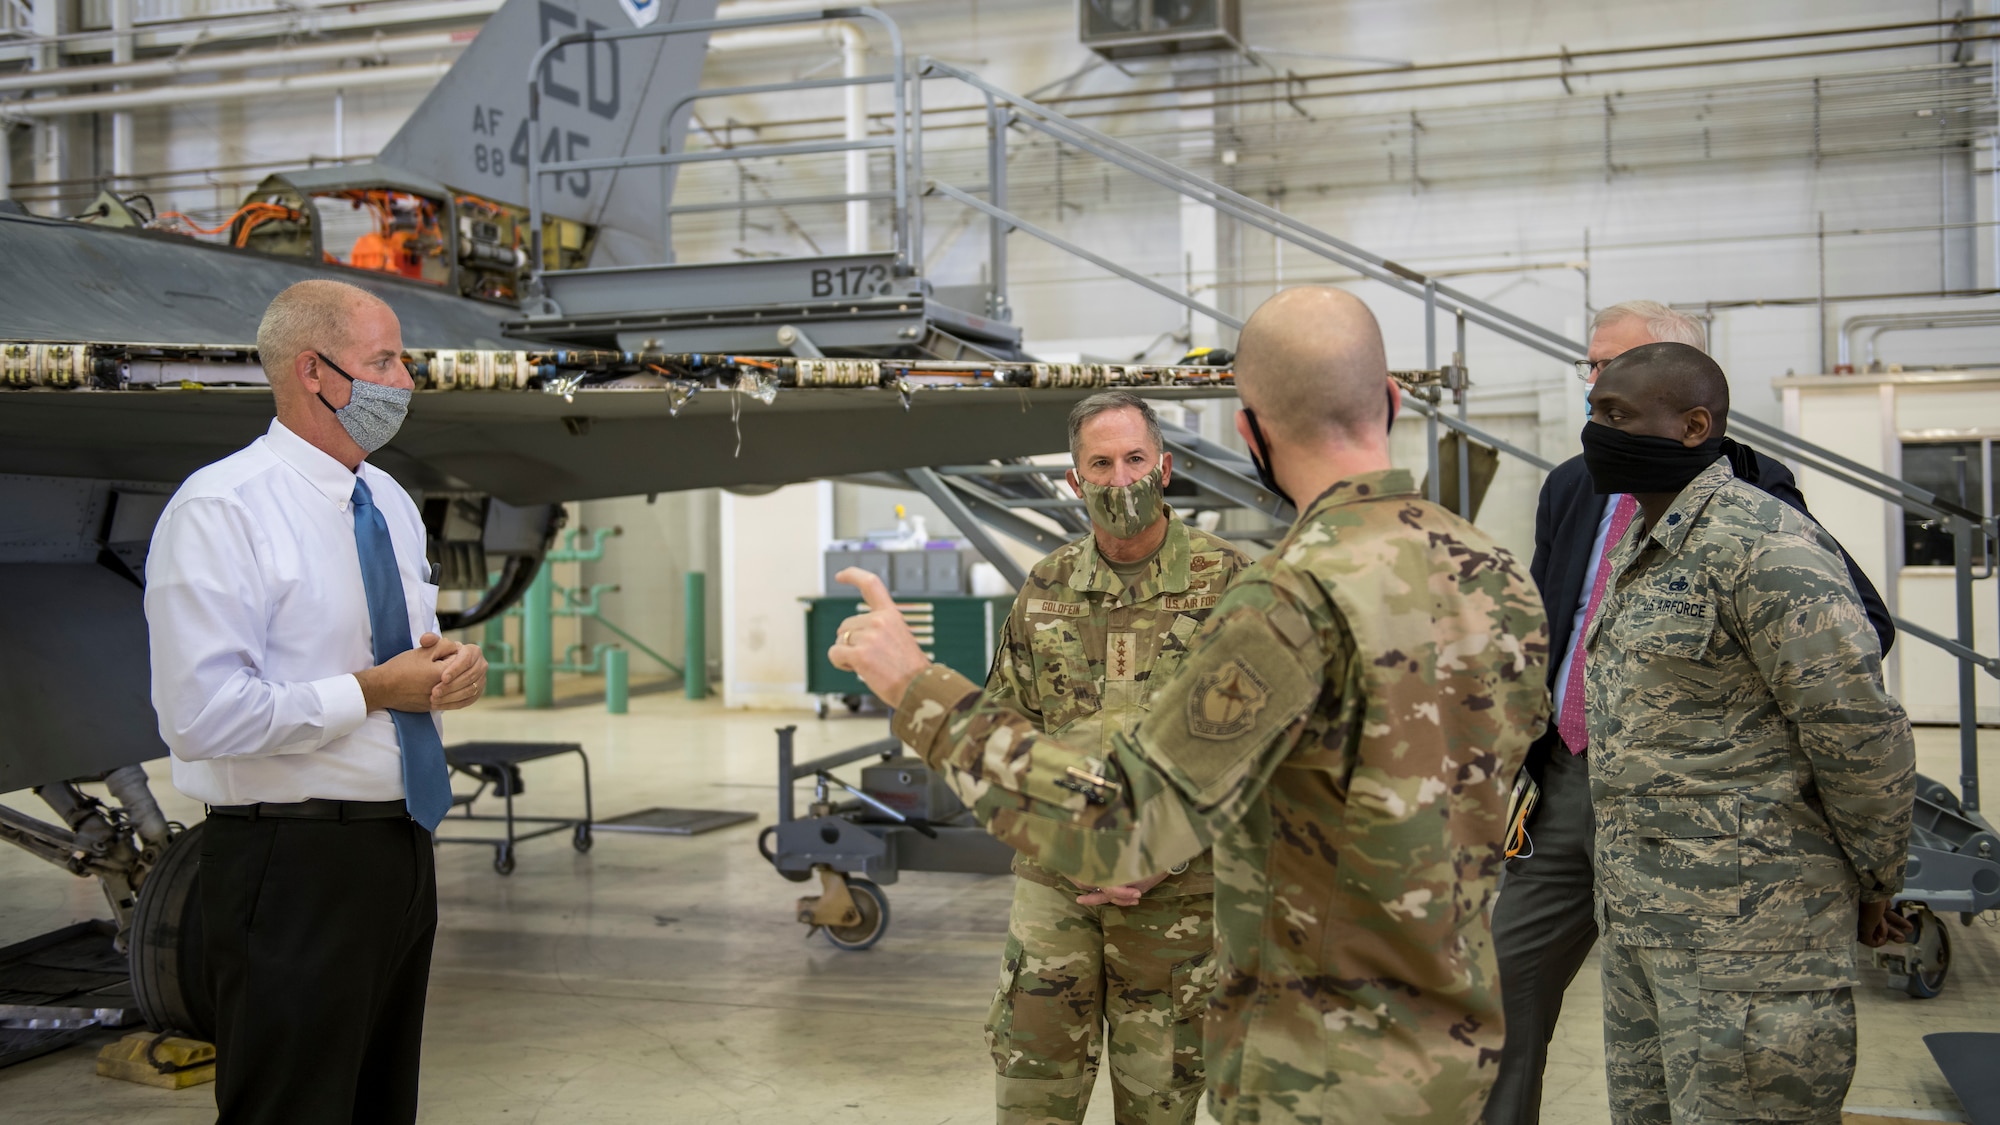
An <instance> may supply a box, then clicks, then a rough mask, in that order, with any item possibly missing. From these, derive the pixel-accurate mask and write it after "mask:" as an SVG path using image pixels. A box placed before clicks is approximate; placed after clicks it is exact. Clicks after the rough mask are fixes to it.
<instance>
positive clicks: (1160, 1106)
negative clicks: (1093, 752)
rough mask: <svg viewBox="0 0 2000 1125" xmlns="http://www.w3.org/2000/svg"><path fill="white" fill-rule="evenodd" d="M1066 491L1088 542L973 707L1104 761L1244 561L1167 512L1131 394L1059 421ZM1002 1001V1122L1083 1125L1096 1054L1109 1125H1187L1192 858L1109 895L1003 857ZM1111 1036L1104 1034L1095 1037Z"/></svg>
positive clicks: (1201, 900)
mask: <svg viewBox="0 0 2000 1125" xmlns="http://www.w3.org/2000/svg"><path fill="white" fill-rule="evenodd" d="M1069 433H1070V457H1071V459H1072V460H1073V461H1074V462H1075V465H1076V467H1075V469H1073V470H1072V471H1071V473H1070V486H1071V487H1072V488H1074V489H1075V490H1076V493H1077V495H1078V496H1081V497H1083V498H1084V501H1085V504H1086V506H1087V508H1088V509H1089V512H1090V522H1091V534H1090V535H1087V536H1085V537H1083V538H1082V539H1079V540H1077V541H1076V542H1074V543H1070V544H1067V545H1065V546H1063V547H1061V548H1060V549H1058V550H1056V551H1055V552H1054V553H1052V554H1051V555H1049V556H1048V557H1047V558H1045V559H1043V560H1042V561H1041V562H1039V563H1037V564H1036V565H1035V568H1034V570H1033V571H1031V572H1029V574H1028V579H1027V582H1026V583H1025V584H1024V585H1023V586H1022V587H1021V593H1020V596H1019V597H1017V598H1016V599H1015V600H1014V610H1013V612H1012V613H1010V614H1009V615H1008V617H1007V623H1006V625H1005V627H1004V628H1003V630H1002V632H1001V638H1000V651H999V653H998V655H997V656H996V658H995V659H994V662H993V671H992V673H991V674H990V675H989V676H988V677H987V680H986V698H987V701H988V702H991V703H995V704H998V705H1000V706H1004V707H1008V708H1011V709H1013V710H1014V711H1017V712H1019V713H1020V714H1022V715H1024V716H1026V717H1027V718H1028V719H1029V720H1030V721H1031V722H1033V723H1034V724H1035V725H1036V726H1037V728H1038V729H1040V730H1041V731H1043V732H1044V733H1046V734H1051V735H1056V736H1060V737H1062V738H1064V739H1067V740H1069V741H1071V742H1073V743H1075V744H1079V745H1082V744H1094V745H1095V746H1097V747H1098V748H1099V752H1100V753H1106V752H1109V750H1110V746H1111V736H1112V734H1113V733H1118V734H1127V735H1129V734H1130V733H1131V732H1132V729H1133V728H1134V727H1136V726H1138V725H1139V720H1140V719H1142V718H1144V717H1145V715H1146V709H1147V707H1148V705H1149V704H1150V703H1151V701H1152V694H1153V688H1154V687H1155V686H1156V685H1158V684H1160V683H1162V682H1163V681H1165V680H1166V679H1167V678H1169V677H1171V676H1172V674H1173V670H1174V668H1175V667H1177V666H1178V665H1179V664H1180V662H1181V657H1182V656H1184V655H1185V654H1186V652H1187V642H1188V640H1189V639H1190V638H1192V637H1193V636H1194V633H1195V630H1196V629H1197V628H1199V627H1200V625H1201V623H1202V622H1203V621H1204V620H1206V619H1207V618H1208V615H1209V613H1210V612H1211V611H1212V610H1213V609H1214V608H1215V604H1216V602H1217V601H1218V600H1220V598H1221V597H1222V591H1223V589H1224V588H1225V587H1226V586H1228V585H1229V581H1230V579H1231V578H1233V577H1235V575H1236V572H1237V571H1238V570H1241V569H1242V568H1243V567H1245V566H1247V565H1249V562H1250V560H1249V559H1248V558H1247V557H1246V556H1244V555H1243V554H1242V553H1241V552H1239V551H1237V550H1236V549H1235V548H1234V547H1231V546H1230V545H1229V544H1228V543H1227V542H1226V541H1224V540H1222V539H1219V538H1217V537H1216V536H1213V535H1210V534H1209V533H1207V532H1205V531H1202V530H1200V529H1199V528H1193V527H1189V526H1188V525H1187V524H1186V523H1184V522H1182V520H1181V519H1180V517H1179V516H1177V515H1175V514H1174V512H1173V510H1172V509H1171V508H1168V507H1166V506H1165V503H1164V498H1165V489H1166V486H1167V482H1168V481H1169V480H1171V479H1173V462H1172V458H1173V455H1172V454H1170V453H1166V452H1164V451H1163V450H1162V448H1161V440H1160V426H1159V421H1158V419H1157V418H1155V416H1154V414H1153V408H1152V407H1151V406H1149V405H1147V403H1146V400H1145V399H1142V398H1140V397H1138V396H1137V395H1134V394H1132V393H1131V392H1129V391H1106V392H1104V393H1102V394H1096V395H1092V396H1090V397H1089V398H1087V399H1084V400H1083V401H1082V402H1079V403H1077V405H1076V408H1075V409H1074V410H1072V411H1070V416H1069ZM1014 874H1015V875H1016V876H1018V878H1017V879H1016V880H1015V884H1014V908H1013V912H1012V915H1011V917H1010V918H1009V920H1008V926H1007V930H1008V935H1007V954H1006V960H1005V962H1004V963H1003V964H1002V966H1001V969H1000V990H999V993H998V994H997V995H996V996H994V998H993V1011H992V1014H991V1015H990V1016H989V1017H988V1019H987V1021H986V1035H987V1043H988V1045H989V1046H990V1047H991V1048H992V1050H993V1063H994V1066H995V1067H996V1068H998V1070H999V1079H998V1083H997V1103H998V1106H999V1122H1000V1125H1058V1123H1066V1122H1081V1121H1082V1120H1083V1114H1084V1110H1085V1109H1086V1108H1087V1107H1088V1106H1089V1104H1090V1093H1091V1087H1092V1086H1093V1085H1094V1084H1095V1083H1096V1081H1097V1061H1098V1057H1099V1055H1100V1053H1106V1052H1108V1054H1109V1055H1110V1060H1111V1080H1112V1086H1111V1089H1112V1098H1113V1105H1114V1107H1115V1117H1116V1119H1117V1121H1118V1122H1119V1125H1142V1123H1153V1122H1158V1123H1162V1125H1165V1123H1170V1122H1171V1123H1182V1122H1187V1121H1191V1120H1193V1118H1194V1113H1195V1107H1196V1106H1197V1105H1199V1104H1200V1101H1201V1090H1202V1077H1203V1070H1202V1062H1201V1011H1202V1008H1203V1006H1204V1005H1205V1004H1206V1003H1207V1001H1208V987H1207V985H1208V980H1209V974H1210V973H1211V972H1213V969H1214V966H1213V964H1212V959H1211V956H1210V954H1211V953H1212V952H1213V950H1214V946H1215V932H1214V928H1213V925H1212V923H1213V921H1214V912H1215V909H1214V890H1215V875H1214V866H1213V864H1212V862H1211V861H1210V859H1209V856H1208V854H1207V853H1206V852H1204V853H1203V854H1201V855H1199V856H1196V857H1195V858H1194V859H1192V860H1190V861H1188V862H1187V863H1185V864H1182V865H1181V866H1179V867H1177V868H1175V869H1174V870H1173V871H1172V872H1171V873H1167V874H1164V875H1163V876H1156V877H1154V878H1151V879H1147V880H1144V881H1141V882H1139V883H1135V884H1131V885H1129V886H1123V887H1104V888H1099V887H1095V886H1078V885H1077V884H1075V883H1072V882H1071V881H1069V880H1068V879H1065V878H1063V877H1062V876H1061V875H1059V874H1057V873H1056V872H1054V871H1051V870H1049V869H1048V868H1046V867H1044V866H1042V865H1041V864H1040V863H1037V862H1036V861H1035V860H1034V858H1033V857H1032V856H1030V855H1027V854H1017V855H1016V856H1015V857H1014ZM1107 1024H1108V1025H1109V1027H1108V1033H1107V1028H1106V1025H1107Z"/></svg>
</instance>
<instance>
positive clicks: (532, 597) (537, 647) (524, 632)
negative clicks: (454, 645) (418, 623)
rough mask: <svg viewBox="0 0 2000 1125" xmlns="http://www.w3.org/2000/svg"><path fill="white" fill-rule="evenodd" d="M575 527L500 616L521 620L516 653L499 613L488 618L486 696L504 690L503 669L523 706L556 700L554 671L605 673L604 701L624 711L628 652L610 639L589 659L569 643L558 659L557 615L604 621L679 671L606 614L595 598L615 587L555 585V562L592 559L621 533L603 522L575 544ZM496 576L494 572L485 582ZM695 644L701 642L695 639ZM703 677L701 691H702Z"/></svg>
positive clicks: (696, 590) (693, 593)
mask: <svg viewBox="0 0 2000 1125" xmlns="http://www.w3.org/2000/svg"><path fill="white" fill-rule="evenodd" d="M577 534H578V533H577V532H575V531H572V532H570V533H569V534H568V535H567V536H566V537H565V538H564V540H563V546H562V549H561V550H552V551H550V552H548V554H546V555H544V556H543V559H542V567H541V569H540V570H538V571H536V572H535V580H534V582H532V583H530V584H529V586H528V590H527V593H526V594H524V595H522V597H521V602H520V604H519V605H516V606H514V607H513V608H511V609H509V610H507V612H506V613H505V614H503V615H501V616H502V617H519V618H520V619H521V646H520V653H519V655H518V657H517V656H516V654H515V652H514V648H513V646H511V645H509V644H508V643H507V640H506V638H507V632H506V626H505V625H504V624H503V623H502V621H501V618H500V617H496V618H494V619H493V620H491V621H488V622H487V623H486V633H485V641H484V643H485V645H486V647H487V649H488V651H489V655H488V657H487V669H486V692H487V694H488V695H496V696H497V695H503V694H505V693H506V689H507V674H508V673H509V672H513V673H518V674H519V675H520V677H521V691H522V694H523V695H525V696H526V699H525V701H524V702H525V703H526V704H527V706H529V707H532V708H536V709H540V708H545V707H552V706H554V705H555V677H556V673H557V672H563V673H574V674H576V675H581V676H595V675H599V674H602V675H603V676H604V705H605V708H606V710H608V711H610V712H611V713H612V714H614V715H623V714H625V712H626V708H627V706H628V702H629V700H630V697H631V674H630V672H631V654H630V653H628V652H626V651H625V650H624V649H621V648H619V647H617V646H616V645H612V644H608V643H607V644H597V645H593V646H590V648H589V653H590V656H589V658H588V659H585V658H584V657H583V656H582V655H581V654H582V653H583V652H584V651H585V646H583V645H571V646H570V648H569V651H567V652H565V653H564V654H563V659H562V660H561V661H560V662H559V661H557V660H556V658H555V619H556V618H558V617H577V618H589V619H590V620H593V621H596V622H597V623H598V624H599V625H602V626H603V627H604V628H605V629H606V630H607V631H609V632H610V633H612V634H613V635H614V636H617V637H619V638H621V639H623V640H624V641H625V643H626V644H629V645H631V646H632V647H633V648H635V649H637V650H639V651H640V652H642V653H645V654H646V656H647V657H649V658H651V659H652V660H653V661H654V662H655V663H657V664H658V665H659V666H660V667H662V668H665V669H666V670H667V673H668V674H669V675H674V676H678V675H681V674H682V672H681V669H680V667H679V666H677V665H676V664H674V663H673V661H671V660H668V659H667V658H666V657H664V656H661V655H660V654H659V653H657V652H655V651H653V650H652V649H651V648H649V647H647V645H646V644H645V642H643V641H641V640H640V639H639V638H637V637H635V636H633V635H632V634H630V633H628V632H626V631H625V630H624V629H621V628H619V627H618V626H617V625H616V624H615V623H613V622H610V621H607V620H605V619H604V614H603V613H602V611H601V610H600V608H599V602H600V600H601V599H602V598H603V596H604V595H605V594H610V593H616V592H617V591H618V587H617V586H613V585H607V584H602V583H600V584H597V585H593V586H592V587H591V588H590V589H589V590H588V591H587V592H586V591H584V590H580V589H578V590H572V589H566V588H564V587H561V586H558V585H556V584H555V578H554V575H553V573H552V572H551V570H550V569H549V568H550V567H551V566H552V565H553V564H555V563H562V562H595V561H596V560H598V559H601V558H603V557H604V541H605V539H607V538H609V537H610V536H613V535H620V534H623V532H621V531H620V530H619V529H618V528H615V527H601V528H598V529H596V530H595V531H594V532H592V533H591V541H590V546H588V547H579V546H578V545H577ZM691 577H692V578H693V579H694V580H695V581H694V583H693V584H692V585H691V587H690V594H689V596H690V597H692V598H695V599H697V600H700V598H701V594H700V579H701V576H700V575H698V574H697V575H693V576H691ZM498 580H499V575H497V574H496V575H493V576H491V577H490V578H489V582H494V581H498ZM696 643H697V644H698V643H699V641H697V642H696ZM706 690H707V689H706V683H705V681H704V686H703V692H704V694H705V693H706Z"/></svg>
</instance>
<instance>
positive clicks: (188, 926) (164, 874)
mask: <svg viewBox="0 0 2000 1125" xmlns="http://www.w3.org/2000/svg"><path fill="white" fill-rule="evenodd" d="M205 830H206V825H204V824H197V825H195V826H194V827H192V828H189V829H187V830H186V831H184V832H182V833H181V834H179V835H178V836H175V837H174V838H173V841H172V842H171V843H169V844H168V845H167V850H166V853H165V854H164V855H162V856H161V857H160V861H159V862H158V863H156V864H154V865H153V870H152V871H151V872H149V873H148V874H147V876H146V882H145V884H144V885H143V886H142V887H141V888H140V889H139V903H138V905H137V906H136V907H135V908H134V909H133V911H132V932H131V942H130V952H129V953H128V954H127V957H128V961H129V964H130V966H131V973H132V993H133V995H134V996H135V997H136V998H137V999H138V1001H139V1013H140V1014H141V1015H143V1016H144V1017H145V1019H146V1023H147V1025H148V1026H150V1027H152V1028H153V1029H154V1030H156V1031H174V1032H178V1033H180V1034H183V1035H186V1036H188V1037H190V1038H194V1039H201V1040H207V1041H212V1040H213V1039H214V1038H215V999H214V997H213V995H212V994H211V993H210V992H209V987H208V966H207V962H206V961H205V959H204V958H203V956H202V941H201V894H200V891H199V880H200V875H201V839H202V836H203V834H204V832H205Z"/></svg>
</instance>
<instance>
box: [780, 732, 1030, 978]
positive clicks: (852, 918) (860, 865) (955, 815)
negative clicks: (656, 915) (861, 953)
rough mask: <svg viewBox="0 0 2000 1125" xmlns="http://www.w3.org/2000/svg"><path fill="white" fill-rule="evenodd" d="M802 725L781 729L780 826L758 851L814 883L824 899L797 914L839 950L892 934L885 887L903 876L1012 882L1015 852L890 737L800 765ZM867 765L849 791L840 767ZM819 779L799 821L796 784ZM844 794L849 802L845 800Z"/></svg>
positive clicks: (787, 873) (808, 902)
mask: <svg viewBox="0 0 2000 1125" xmlns="http://www.w3.org/2000/svg"><path fill="white" fill-rule="evenodd" d="M797 731H798V728H797V727H792V726H788V727H780V728H778V822H777V823H776V824H773V825H771V826H769V827H767V828H765V829H764V831H763V832H762V833H760V834H759V835H758V837H757V850H758V851H759V852H762V853H763V855H764V858H765V859H766V860H768V861H770V863H771V866H773V867H775V868H777V870H778V874H780V875H783V876H784V877H785V878H787V879H790V880H791V881H792V882H794V883H803V882H806V881H807V880H809V879H812V878H813V877H814V876H818V878H819V881H820V893H819V894H817V895H808V896H806V897H804V898H801V899H799V900H798V910H797V917H798V920H799V921H800V922H801V923H803V924H804V925H806V926H809V927H811V929H810V930H809V931H808V936H810V934H811V933H812V932H813V931H819V930H824V931H826V940H828V941H830V942H832V943H833V944H834V945H835V946H837V947H839V948H841V949H852V950H859V949H866V948H868V947H869V946H871V945H874V944H875V943H876V942H877V941H880V940H881V938H882V935H883V934H884V933H885V932H887V931H888V929H889V898H888V896H887V895H886V894H884V893H883V891H882V886H883V885H884V884H888V883H894V882H895V881H896V880H897V879H898V878H899V877H900V876H901V873H902V872H904V871H959V872H966V873H969V874H975V875H1004V874H1006V873H1007V872H1008V871H1009V870H1011V869H1012V866H1013V861H1014V849H1012V848H1010V847H1008V846H1007V845H1005V844H1003V843H1001V842H1000V841H998V840H996V839H994V838H993V837H992V836H989V835H987V833H986V830H985V829H983V828H981V827H980V826H979V824H978V822H977V821H975V820H974V819H973V816H972V811H971V810H970V809H967V808H966V807H965V806H964V804H962V803H961V802H960V801H959V800H958V796H957V795H956V794H954V793H953V792H952V791H951V790H950V789H949V788H948V787H946V785H945V783H944V781H943V779H942V778H939V777H938V776H937V775H936V774H934V773H932V772H931V770H930V769H929V767H927V766H925V765H924V764H923V762H922V761H921V760H919V759H917V758H912V757H905V756H904V754H903V744H902V743H901V742H899V741H897V740H896V739H894V738H885V739H881V740H879V741H876V742H870V743H866V744H864V745H861V746H856V747H853V748H851V749H848V750H841V751H838V752H836V753H833V754H828V755H826V756H825V757H821V758H814V759H812V760H811V761H807V762H796V761H794V760H793V753H792V737H793V735H794V734H795V733H796V732H797ZM871 758H872V759H875V762H874V764H872V765H866V766H863V767H862V769H861V783H860V784H859V785H849V784H848V783H847V782H845V781H842V780H840V779H839V778H837V777H835V776H834V775H833V774H832V772H830V771H832V770H835V769H838V768H840V767H841V766H845V765H850V764H853V763H855V762H865V761H867V760H869V759H871ZM804 778H811V779H813V782H814V792H813V800H812V804H811V805H809V806H808V807H807V809H806V814H805V815H804V816H797V817H795V816H794V815H793V799H792V786H793V784H794V783H795V782H797V781H799V780H801V779H804ZM836 790H838V791H839V793H844V794H846V797H845V798H844V799H842V798H840V796H839V794H838V793H836Z"/></svg>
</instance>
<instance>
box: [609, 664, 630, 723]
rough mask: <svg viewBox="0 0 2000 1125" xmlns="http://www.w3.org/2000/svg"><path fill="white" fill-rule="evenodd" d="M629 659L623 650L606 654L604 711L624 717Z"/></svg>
mask: <svg viewBox="0 0 2000 1125" xmlns="http://www.w3.org/2000/svg"><path fill="white" fill-rule="evenodd" d="M627 657H628V654H627V653H626V652H625V650H624V649H622V648H614V649H609V650H607V651H606V652H605V654H604V709H605V711H607V712H609V713H611V714H613V715H623V714H624V713H625V710H626V706H627V704H626V691H625V689H626V686H627V685H626V676H625V673H626V660H627Z"/></svg>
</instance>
